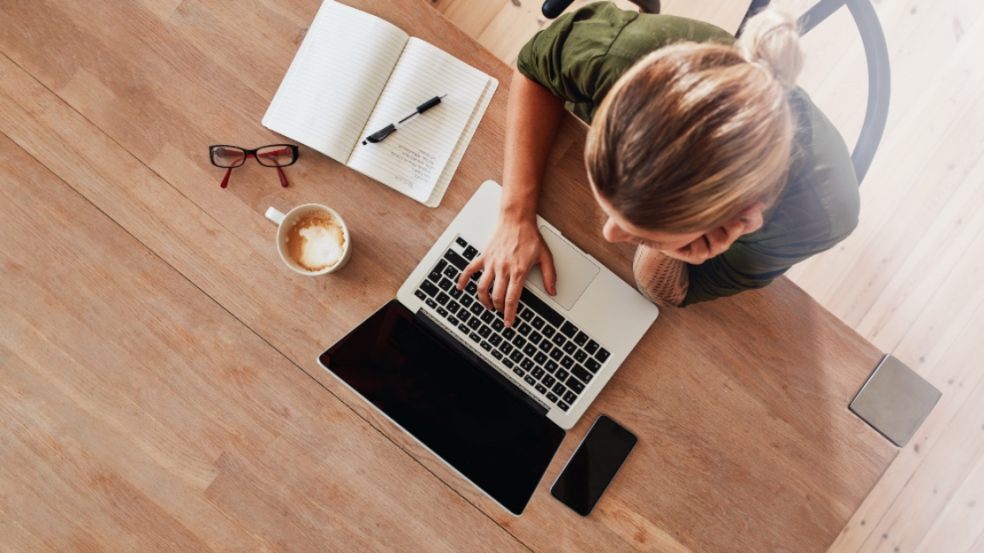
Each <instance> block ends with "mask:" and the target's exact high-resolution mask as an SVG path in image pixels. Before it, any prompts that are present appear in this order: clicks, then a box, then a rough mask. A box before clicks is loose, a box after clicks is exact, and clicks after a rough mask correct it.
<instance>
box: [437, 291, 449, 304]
mask: <svg viewBox="0 0 984 553" xmlns="http://www.w3.org/2000/svg"><path fill="white" fill-rule="evenodd" d="M450 299H451V296H449V295H447V294H445V293H444V292H441V293H440V294H438V295H437V303H439V304H440V305H445V304H447V303H448V301H449V300H450Z"/></svg>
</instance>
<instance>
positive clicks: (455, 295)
mask: <svg viewBox="0 0 984 553" xmlns="http://www.w3.org/2000/svg"><path fill="white" fill-rule="evenodd" d="M456 282H457V281H456ZM448 294H451V297H452V298H454V299H458V298H460V297H461V295H462V294H464V292H462V291H461V290H458V287H457V286H452V287H451V289H450V290H448Z"/></svg>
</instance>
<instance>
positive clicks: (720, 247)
mask: <svg viewBox="0 0 984 553" xmlns="http://www.w3.org/2000/svg"><path fill="white" fill-rule="evenodd" d="M763 208H764V206H763V205H762V204H756V205H754V206H752V207H750V208H748V209H746V210H745V211H743V212H742V214H741V215H739V216H738V217H736V218H735V219H734V220H733V221H731V222H730V223H728V224H726V225H724V226H722V227H718V228H716V229H714V230H712V231H710V232H708V233H706V234H704V235H703V236H701V237H700V238H698V239H696V240H694V241H693V242H691V243H689V244H687V245H686V246H683V247H682V248H678V249H675V250H663V254H664V255H666V256H667V257H672V258H673V259H678V260H680V261H684V262H686V263H689V264H691V265H700V264H701V263H703V262H705V261H707V260H708V259H711V258H714V257H717V256H719V255H721V254H722V253H724V252H726V251H728V248H730V247H731V245H732V244H734V243H735V240H738V238H739V237H741V236H742V235H745V234H750V233H752V232H755V231H756V230H758V229H760V228H762V222H763V221H762V210H763Z"/></svg>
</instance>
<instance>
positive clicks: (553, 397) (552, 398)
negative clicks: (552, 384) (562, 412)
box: [547, 392, 558, 403]
mask: <svg viewBox="0 0 984 553" xmlns="http://www.w3.org/2000/svg"><path fill="white" fill-rule="evenodd" d="M547 399H549V400H550V401H552V402H554V403H557V399H558V398H557V395H556V394H554V393H553V392H547Z"/></svg>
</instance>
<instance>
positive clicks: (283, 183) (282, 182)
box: [277, 165, 287, 188]
mask: <svg viewBox="0 0 984 553" xmlns="http://www.w3.org/2000/svg"><path fill="white" fill-rule="evenodd" d="M277 174H278V175H280V186H283V187H284V188H287V175H285V174H284V170H283V169H281V168H280V166H279V165H278V166H277Z"/></svg>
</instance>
